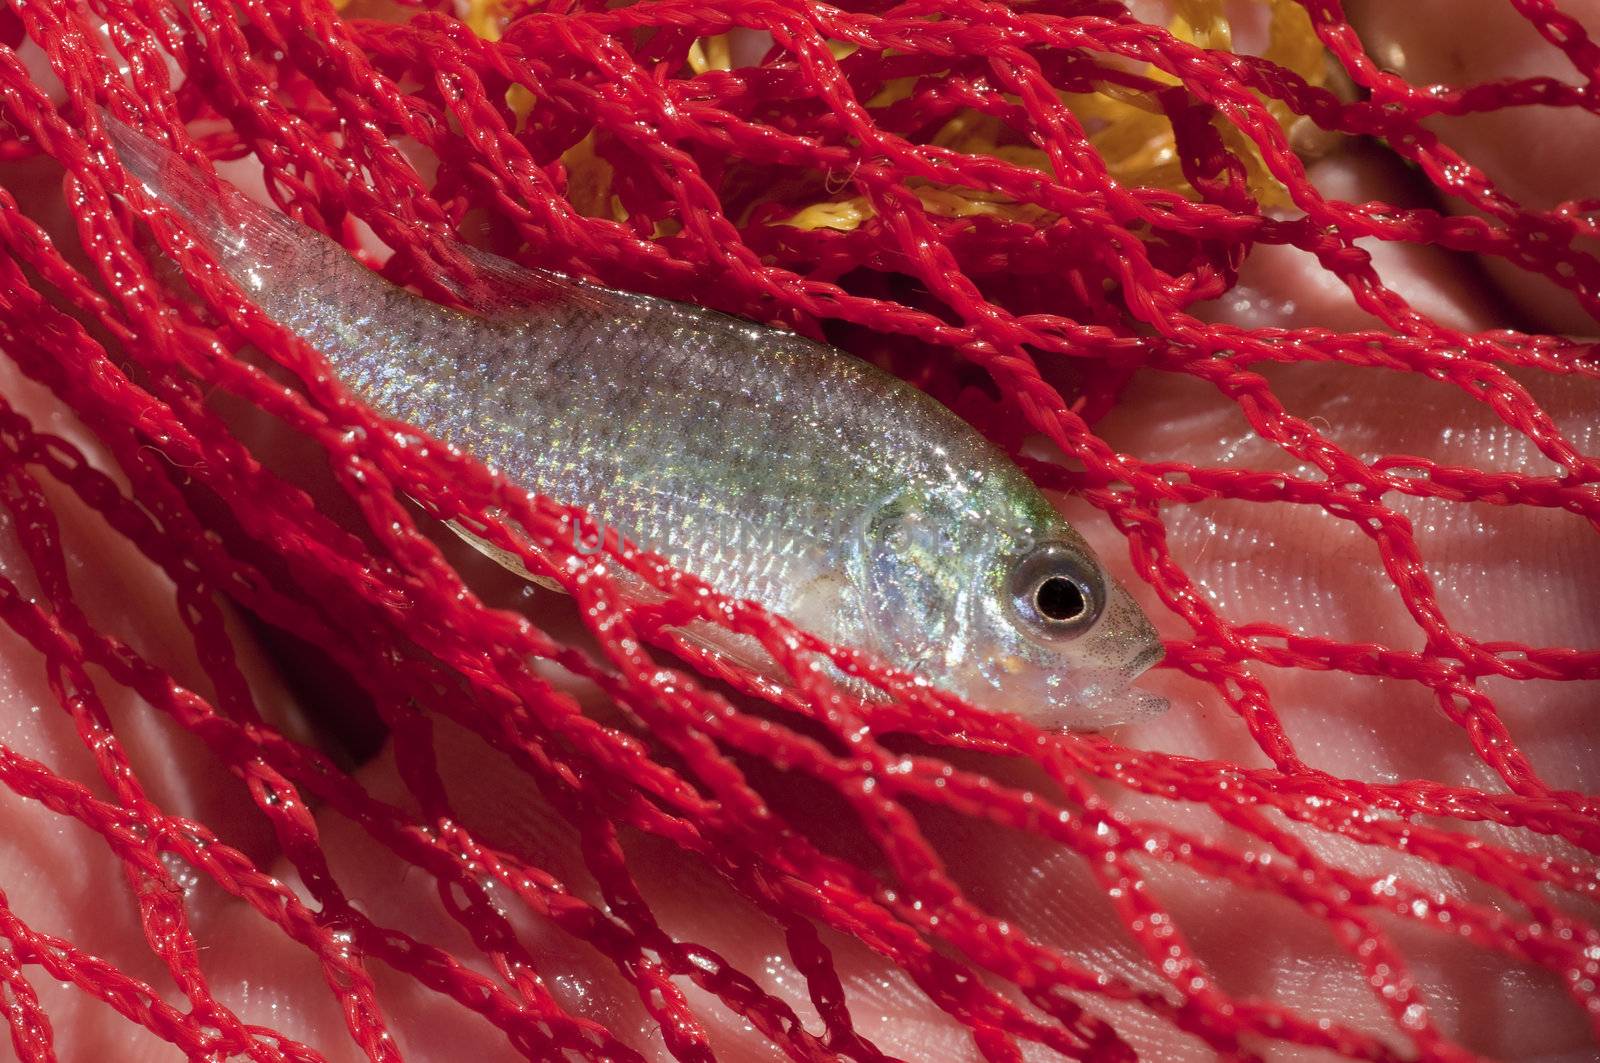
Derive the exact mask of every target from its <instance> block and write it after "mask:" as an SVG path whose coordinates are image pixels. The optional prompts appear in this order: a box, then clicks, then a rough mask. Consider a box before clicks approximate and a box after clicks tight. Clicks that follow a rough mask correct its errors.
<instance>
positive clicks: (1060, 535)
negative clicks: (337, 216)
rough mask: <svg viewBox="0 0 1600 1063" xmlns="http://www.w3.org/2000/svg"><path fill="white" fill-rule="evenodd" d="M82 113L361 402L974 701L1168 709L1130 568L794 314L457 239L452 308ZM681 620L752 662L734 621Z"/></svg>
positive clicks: (1157, 653)
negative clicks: (628, 284)
mask: <svg viewBox="0 0 1600 1063" xmlns="http://www.w3.org/2000/svg"><path fill="white" fill-rule="evenodd" d="M105 123H106V125H107V127H108V128H109V131H110V137H111V142H112V146H113V147H114V149H115V152H116V155H117V157H118V158H119V159H120V162H121V164H122V166H123V167H124V168H125V170H126V172H127V173H128V174H129V175H130V176H131V177H133V178H134V179H135V180H136V181H138V182H139V183H140V184H142V185H143V187H144V189H145V191H146V193H147V194H148V195H149V197H150V198H151V199H152V200H153V201H154V203H156V204H159V205H160V206H161V207H164V208H166V209H168V210H170V211H171V212H172V213H173V214H175V215H176V216H177V218H178V219H179V220H180V221H181V222H182V223H183V224H184V227H185V229H186V230H187V231H188V232H189V234H190V235H191V236H192V237H195V238H197V239H199V240H200V241H201V244H202V246H204V247H205V248H206V249H207V250H209V251H210V253H211V254H212V255H213V256H214V257H215V259H216V260H217V262H218V263H219V264H220V265H221V266H222V268H223V269H224V270H225V271H226V273H227V274H228V275H229V277H230V278H231V279H232V280H233V281H234V282H235V284H237V285H238V286H239V287H240V288H241V289H242V290H243V291H244V292H245V293H246V294H247V295H248V296H249V297H250V298H251V299H252V300H253V302H254V303H255V304H256V305H257V306H258V307H259V308H260V309H261V310H262V311H263V312H264V313H266V314H267V315H268V316H269V317H271V318H272V319H273V320H275V321H276V322H277V323H278V324H280V325H281V326H283V327H285V328H286V329H288V330H290V331H292V332H293V333H294V334H296V335H297V336H299V337H300V338H301V339H302V340H304V341H305V342H306V343H308V344H309V345H310V346H311V347H313V348H315V349H316V350H317V351H318V352H319V353H320V354H321V355H322V357H323V358H325V359H326V360H327V363H328V365H329V368H330V369H331V370H332V371H333V373H334V374H336V375H337V377H338V378H339V379H340V381H341V382H342V383H343V384H344V385H345V387H346V388H347V389H348V390H349V391H350V392H352V393H353V394H354V395H355V396H357V397H358V398H359V399H360V400H361V401H362V402H364V403H365V404H367V405H368V406H369V407H370V408H371V409H373V410H375V411H377V412H379V413H380V414H382V415H383V416H385V417H387V418H389V419H391V420H395V421H400V422H405V423H408V424H411V425H414V426H416V427H417V428H419V429H421V430H423V431H424V432H426V433H427V434H429V435H431V436H433V437H434V438H437V439H439V440H442V441H444V442H446V443H448V444H451V445H453V446H455V447H457V448H460V449H461V450H463V451H466V452H468V453H470V454H472V455H473V456H474V457H476V458H477V459H479V460H480V461H482V462H483V463H485V464H486V465H488V466H489V467H491V468H493V469H495V470H497V471H498V472H499V473H500V474H501V475H503V476H504V477H506V478H507V479H508V480H509V481H511V482H513V483H515V484H516V485H518V486H520V487H522V488H524V489H526V490H529V491H532V492H536V493H539V494H542V495H544V496H545V497H547V498H550V499H552V500H554V501H556V502H559V503H562V504H564V505H568V506H576V507H582V508H583V509H585V510H587V512H588V513H589V514H590V515H591V517H592V518H593V519H594V520H595V521H598V522H600V523H601V525H602V527H605V526H609V527H610V528H613V529H616V530H618V531H619V532H621V533H623V534H625V535H626V536H627V538H629V539H631V540H632V541H633V542H635V543H636V544H638V545H639V546H641V547H644V548H646V549H648V550H651V551H654V552H656V553H657V554H659V555H661V556H662V557H664V558H665V559H666V560H667V561H668V562H669V563H671V564H672V565H673V566H674V567H676V568H678V569H681V570H682V571H685V572H688V573H691V574H693V575H695V576H698V577H700V578H701V579H703V580H705V581H707V582H708V583H710V584H711V585H713V586H715V587H716V588H717V589H718V590H720V591H721V592H723V593H725V594H727V595H729V596H732V597H734V598H745V599H750V600H753V601H755V602H758V603H760V604H761V605H763V606H765V607H766V608H767V609H768V610H770V611H771V612H773V613H776V614H778V615H780V616H783V617H785V618H786V619H788V620H789V621H790V622H792V623H794V624H795V625H797V626H799V627H801V628H803V629H805V630H807V631H810V632H811V633H812V634H814V635H817V636H819V637H821V638H823V639H825V640H827V641H829V642H832V643H834V644H836V645H844V646H852V647H856V648H858V649H861V650H865V651H867V652H869V653H870V654H872V655H874V656H876V657H877V658H879V659H880V660H882V661H884V662H886V663H888V664H890V665H893V666H895V667H897V668H899V669H901V670H903V671H904V672H907V673H910V674H911V675H913V676H914V677H919V678H921V679H923V680H925V681H927V682H928V683H930V684H931V685H933V686H935V687H938V688H939V689H942V690H945V691H948V692H950V693H953V694H956V695H958V696H959V697H961V698H963V699H965V700H966V701H968V702H970V703H972V704H974V705H976V706H978V707H980V708H984V709H988V710H994V711H1001V712H1008V713H1013V714H1016V715H1019V716H1021V717H1023V718H1025V719H1027V720H1029V721H1031V722H1033V723H1034V724H1036V725H1039V726H1043V727H1050V728H1057V729H1097V728H1101V727H1105V726H1109V725H1112V724H1117V723H1125V722H1129V721H1132V720H1136V719H1141V718H1145V717H1149V716H1151V715H1154V714H1156V713H1159V712H1161V711H1162V710H1164V709H1165V708H1166V702H1165V700H1164V699H1162V698H1160V697H1158V696H1156V695H1154V694H1152V693H1150V692H1148V691H1144V690H1141V689H1139V688H1137V687H1135V686H1133V685H1132V683H1133V680H1135V679H1136V678H1137V677H1138V676H1140V675H1141V674H1142V673H1143V672H1145V671H1146V670H1147V669H1148V668H1150V667H1151V666H1152V665H1154V664H1156V663H1157V662H1158V661H1160V660H1161V657H1162V644H1161V641H1160V639H1159V638H1158V637H1157V635H1156V632H1155V629H1154V627H1153V626H1152V624H1151V622H1150V620H1149V618H1148V616H1146V614H1145V613H1144V612H1143V611H1142V610H1141V609H1140V607H1139V605H1138V604H1137V603H1136V602H1135V601H1134V600H1133V598H1132V597H1131V596H1130V595H1129V593H1128V591H1127V590H1126V588H1124V587H1123V586H1122V585H1121V584H1119V583H1118V582H1117V581H1116V580H1114V579H1113V578H1112V577H1111V576H1110V575H1109V574H1108V573H1107V571H1106V568H1105V566H1104V565H1103V564H1102V563H1101V562H1100V560H1099V559H1098V558H1097V557H1096V555H1095V553H1094V551H1093V550H1092V549H1091V548H1090V546H1089V544H1088V543H1087V542H1086V541H1085V540H1084V538H1083V536H1082V535H1081V534H1079V532H1078V531H1077V529H1075V528H1074V527H1073V526H1072V525H1071V524H1070V523H1069V522H1068V521H1067V520H1065V519H1064V518H1063V517H1062V516H1061V515H1060V513H1059V512H1058V511H1057V510H1056V508H1055V507H1054V506H1053V505H1052V504H1051V503H1050V501H1049V499H1048V498H1047V497H1046V496H1045V495H1044V493H1043V492H1042V491H1041V490H1040V489H1039V488H1038V486H1037V485H1035V484H1034V483H1033V481H1032V480H1030V479H1029V478H1028V477H1027V475H1026V474H1025V473H1024V472H1023V471H1022V470H1021V469H1020V468H1019V467H1018V466H1017V464H1016V463H1015V462H1014V461H1012V460H1011V459H1010V458H1009V457H1008V456H1007V455H1006V454H1005V453H1004V452H1002V451H1001V450H1000V449H999V448H997V447H996V446H994V445H993V444H992V443H990V442H989V441H988V440H986V439H985V438H984V437H983V436H982V435H981V434H979V433H978V432H977V431H976V430H975V429H973V428H972V427H971V426H970V425H968V424H967V423H966V422H965V421H963V420H962V419H961V418H959V417H958V416H956V415H955V414H954V413H953V412H951V411H950V410H949V409H947V408H946V407H944V406H943V405H941V404H940V403H938V402H937V401H935V400H934V399H933V398H931V397H930V396H928V395H927V394H925V393H924V392H922V391H920V390H918V389H917V388H915V387H913V386H911V385H910V384H908V383H906V382H904V381H902V380H900V379H898V378H896V377H894V376H892V375H890V374H888V373H886V372H883V371H882V370H880V369H878V368H877V367H875V366H872V365H870V364H869V363H867V362H865V361H862V360H861V359H858V358H855V357H853V356H851V355H849V354H846V353H844V352H842V351H839V350H836V349H833V348H830V347H827V346H825V345H822V344H819V343H816V342H813V341H811V340H809V339H806V338H804V337H802V336H799V335H796V334H794V333H791V332H787V331H783V330H780V329H775V328H771V327H767V326H764V325H760V324H756V323H753V322H750V321H746V320H742V319H739V318H735V317H730V316H728V315H725V314H721V313H717V312H714V311H710V310H706V309H703V308H700V307H697V306H692V305H688V304H683V303H677V302H671V301H667V300H663V299H659V298H654V297H650V296H645V295H639V294H632V293H628V292H623V291H616V290H611V289H608V288H604V287H601V286H598V285H595V284H592V283H588V282H584V281H580V280H576V279H573V278H569V277H567V276H565V275H562V274H559V273H554V272H548V271H544V270H538V269H530V268H527V267H523V266H520V265H518V264H516V263H513V262H511V261H509V260H507V259H503V258H499V257H498V256H493V255H490V254H489V253H488V252H485V251H482V250H480V249H477V248H469V247H466V246H465V245H463V247H462V250H463V252H464V253H467V254H468V256H469V257H470V258H471V259H472V260H473V262H474V263H475V264H477V265H478V266H479V267H480V268H481V269H482V270H483V272H484V276H485V279H486V285H487V287H486V288H485V290H486V291H488V292H489V293H490V294H487V295H484V296H482V297H481V299H480V300H479V301H478V302H477V303H476V304H474V305H471V306H469V307H468V308H467V309H466V310H461V309H457V308H453V307H448V306H445V305H442V304H440V303H437V302H434V301H432V300H429V299H427V298H424V297H423V296H421V295H418V294H415V293H413V292H411V291H408V290H406V289H405V288H402V287H400V286H398V285H394V284H391V283H390V282H388V281H387V280H385V279H383V278H382V277H380V276H379V275H378V274H376V273H375V272H373V271H372V270H370V269H368V268H367V267H366V266H364V265H362V263H361V262H360V261H359V260H357V259H356V258H355V257H354V256H352V255H351V254H350V253H349V252H348V251H347V250H346V249H345V248H344V247H342V246H341V245H340V244H338V243H337V242H336V241H334V240H332V239H330V238H329V237H327V236H325V235H323V234H321V233H319V232H317V231H315V230H314V229H312V228H310V227H308V226H305V225H303V224H300V223H299V222H296V221H294V220H293V219H291V218H289V217H288V216H287V215H285V214H283V213H281V212H279V211H276V210H273V209H272V208H270V207H267V206H264V205H262V204H260V203H258V202H256V201H255V200H252V199H251V198H249V197H248V196H246V195H245V194H244V193H243V192H241V191H240V190H239V189H238V188H236V187H234V186H233V185H230V184H228V183H227V182H225V181H222V180H221V179H220V178H217V177H214V176H212V175H210V174H208V173H206V172H205V171H203V170H201V169H200V168H199V167H197V166H196V165H194V164H193V163H191V162H189V161H187V160H185V159H184V158H182V157H181V156H179V155H177V154H176V153H175V152H173V151H172V150H170V149H168V148H166V147H165V146H163V145H160V144H158V143H156V142H155V141H154V140H153V139H151V138H150V137H148V136H146V135H145V134H143V133H140V132H138V131H137V130H135V129H133V128H132V127H131V126H128V125H126V124H124V123H122V122H121V121H119V120H117V119H115V118H112V117H111V116H110V115H106V116H105ZM480 287H483V286H480ZM454 530H456V531H457V532H458V533H459V534H461V535H462V536H463V537H464V538H467V539H468V541H469V542H473V543H474V544H475V545H477V546H479V547H480V548H482V549H484V551H485V552H486V553H487V554H489V555H490V556H491V557H494V558H495V559H496V560H498V561H500V563H502V564H503V565H505V566H506V567H507V568H510V569H512V570H513V571H517V572H518V574H519V575H522V576H524V577H531V576H532V573H529V572H528V571H527V570H526V569H524V568H523V567H522V565H521V564H520V563H519V562H518V561H517V560H516V558H515V556H514V555H509V554H506V553H505V552H504V551H502V550H498V549H496V548H494V547H492V546H491V545H490V544H488V543H486V542H484V541H483V540H482V538H481V537H479V536H476V535H474V534H473V532H472V531H471V530H470V529H468V528H465V527H462V526H459V525H457V526H456V527H455V529H454ZM708 626H709V625H708ZM687 634H688V635H689V636H690V637H691V640H694V639H699V640H701V642H702V644H703V645H706V646H707V647H708V648H710V649H713V650H715V651H717V652H721V653H723V654H725V655H726V656H728V657H730V658H732V659H733V660H734V661H735V662H736V663H739V664H743V665H745V666H747V667H752V668H756V669H758V670H759V669H760V662H759V661H756V660H755V657H759V656H764V655H763V654H761V653H760V651H759V647H758V644H754V640H753V639H750V638H749V637H748V636H734V635H730V634H729V633H727V632H725V631H721V630H720V629H714V628H713V629H711V630H710V632H707V631H705V630H701V631H699V632H688V633H687ZM739 639H743V640H745V642H743V643H741V642H739V641H738V640H739ZM752 645H755V646H756V648H755V650H754V651H752ZM753 652H754V656H752V653H753ZM767 661H768V662H769V663H771V662H770V658H767ZM824 663H826V664H828V665H831V663H832V662H831V661H830V662H824ZM775 668H776V665H775V664H772V666H771V668H769V669H768V672H769V673H771V672H772V670H773V669H775ZM831 674H833V675H834V677H835V678H837V679H841V680H842V679H845V678H847V677H845V676H844V675H843V674H842V672H839V671H838V670H837V669H836V668H835V669H832V673H831ZM859 682H861V683H864V682H865V681H859ZM874 693H875V694H876V695H877V696H879V697H883V696H886V695H884V694H883V693H882V692H879V691H874Z"/></svg>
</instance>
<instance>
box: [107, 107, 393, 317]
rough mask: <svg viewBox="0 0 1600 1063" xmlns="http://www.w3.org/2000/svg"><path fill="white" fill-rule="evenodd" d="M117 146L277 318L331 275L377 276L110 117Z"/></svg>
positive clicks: (135, 173)
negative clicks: (304, 290)
mask: <svg viewBox="0 0 1600 1063" xmlns="http://www.w3.org/2000/svg"><path fill="white" fill-rule="evenodd" d="M104 121H105V124H106V127H107V130H108V132H109V134H110V138H111V144H112V147H113V148H115V149H116V153H117V158H118V159H119V160H120V161H121V162H122V165H123V168H124V169H125V170H127V172H128V174H129V175H130V176H132V177H133V178H135V179H136V180H137V181H139V182H140V183H141V184H143V185H144V187H145V190H146V191H147V192H148V193H149V194H150V195H151V196H152V197H154V198H155V199H156V200H158V201H159V202H160V203H162V204H163V205H165V206H166V207H167V208H168V209H169V210H170V211H172V213H173V214H175V215H177V217H178V218H179V219H181V220H182V221H183V223H184V227H185V229H186V230H187V231H188V233H189V235H190V236H192V237H195V238H197V239H198V240H199V242H200V243H201V245H202V246H203V247H205V248H206V249H207V250H208V251H210V252H211V253H212V254H213V256H215V258H216V259H217V262H218V264H219V265H221V266H222V268H223V270H224V271H225V272H226V273H227V274H228V276H229V277H230V278H232V280H233V281H234V283H235V284H237V285H239V286H240V287H241V288H243V289H244V290H245V291H246V292H248V293H249V294H250V296H251V299H252V300H253V301H254V302H255V303H256V304H257V305H258V306H260V307H261V308H262V309H263V310H265V311H267V313H269V314H271V315H273V316H280V312H281V311H283V310H285V309H287V308H288V305H289V301H290V300H292V299H293V298H294V297H295V292H296V290H297V289H299V288H302V287H304V286H306V285H310V284H317V283H319V281H322V280H327V279H329V278H328V272H329V271H330V270H338V271H340V272H341V273H343V272H344V271H349V273H350V274H351V275H352V276H355V275H357V274H366V275H368V276H370V271H368V270H367V269H366V267H364V266H362V265H361V263H359V262H357V261H356V260H355V259H354V258H353V257H351V256H350V255H349V253H347V252H346V251H345V250H344V249H343V248H342V247H340V246H339V245H338V244H336V243H335V242H334V241H332V240H330V239H329V238H328V237H326V236H324V235H323V234H321V233H319V232H317V231H316V230H314V229H310V228H308V227H306V226H304V225H301V224H300V223H298V222H296V221H294V220H293V219H292V218H289V217H288V216H286V215H284V214H282V213H280V212H278V211H275V210H272V209H270V208H268V207H265V206H263V205H261V204H260V203H257V202H256V201H254V200H252V199H251V198H250V197H248V196H246V195H245V194H244V193H243V192H241V191H239V190H238V189H237V188H235V187H234V186H232V185H230V184H228V183H227V182H226V181H224V180H222V179H221V178H219V177H217V176H216V175H215V174H211V173H207V172H206V171H204V170H202V169H201V168H200V167H198V166H196V165H195V164H194V163H192V162H189V161H188V160H187V159H184V158H183V157H182V156H180V155H178V154H177V153H176V152H174V151H173V150H172V149H170V148H168V147H166V146H164V145H162V144H158V143H157V142H156V141H154V140H152V139H151V138H150V137H148V136H146V135H145V134H143V133H141V132H139V131H138V130H136V129H134V128H133V127H132V126H129V125H127V124H126V123H124V122H121V121H119V120H118V119H116V118H113V117H112V116H110V115H109V114H106V115H104Z"/></svg>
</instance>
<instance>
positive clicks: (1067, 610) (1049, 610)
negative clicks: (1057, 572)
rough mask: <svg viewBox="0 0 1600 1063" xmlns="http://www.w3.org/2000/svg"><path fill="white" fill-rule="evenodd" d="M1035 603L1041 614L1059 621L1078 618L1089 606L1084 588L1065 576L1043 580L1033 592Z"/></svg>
mask: <svg viewBox="0 0 1600 1063" xmlns="http://www.w3.org/2000/svg"><path fill="white" fill-rule="evenodd" d="M1033 604H1034V607H1035V608H1036V609H1038V610H1039V615H1041V616H1043V617H1044V618H1045V619H1047V620H1054V621H1056V622H1058V623H1061V622H1065V621H1069V620H1076V619H1078V618H1079V617H1081V616H1082V615H1083V614H1084V611H1085V610H1087V609H1088V607H1089V602H1088V599H1087V598H1085V597H1084V594H1083V588H1082V587H1079V586H1078V584H1077V583H1076V582H1074V581H1073V580H1070V579H1068V578H1067V577H1065V576H1050V577H1048V578H1047V579H1045V580H1043V581H1042V582H1041V583H1040V584H1039V586H1038V588H1037V589H1036V590H1034V592H1033Z"/></svg>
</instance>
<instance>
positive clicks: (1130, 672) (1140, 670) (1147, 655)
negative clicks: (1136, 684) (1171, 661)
mask: <svg viewBox="0 0 1600 1063" xmlns="http://www.w3.org/2000/svg"><path fill="white" fill-rule="evenodd" d="M1166 655H1167V648H1166V647H1165V646H1163V645H1162V644H1161V643H1159V642H1152V643H1151V644H1150V645H1149V647H1148V648H1146V649H1145V651H1144V652H1143V653H1141V654H1139V656H1137V657H1135V658H1134V659H1133V660H1131V661H1129V662H1128V664H1127V667H1125V668H1124V669H1123V670H1122V674H1123V676H1124V677H1125V678H1127V679H1130V680H1131V679H1137V678H1138V677H1139V676H1141V675H1143V674H1144V673H1146V672H1148V671H1149V670H1150V669H1152V668H1154V667H1155V666H1156V665H1158V664H1160V663H1161V660H1162V658H1163V657H1165V656H1166Z"/></svg>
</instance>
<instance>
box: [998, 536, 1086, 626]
mask: <svg viewBox="0 0 1600 1063" xmlns="http://www.w3.org/2000/svg"><path fill="white" fill-rule="evenodd" d="M1010 590H1011V608H1012V611H1013V612H1014V613H1015V614H1016V617H1017V619H1018V621H1019V622H1020V623H1021V624H1022V626H1023V627H1024V628H1025V629H1026V630H1027V631H1029V632H1030V633H1032V634H1033V635H1035V636H1037V637H1039V638H1044V639H1049V640H1052V641H1060V640H1066V639H1073V638H1077V637H1078V636H1079V635H1081V634H1083V633H1084V632H1085V631H1087V630H1089V628H1090V627H1092V626H1094V622H1095V621H1096V620H1097V619H1099V617H1100V610H1101V609H1102V608H1103V607H1104V606H1105V600H1106V595H1105V581H1104V579H1103V578H1102V577H1101V575H1100V567H1099V566H1098V565H1096V564H1095V563H1094V562H1093V561H1092V560H1090V559H1089V558H1086V557H1084V556H1083V555H1082V554H1080V553H1079V552H1078V551H1076V550H1074V549H1072V548H1071V547H1069V546H1067V545H1066V544H1064V543H1042V544H1040V545H1039V546H1036V547H1034V548H1033V549H1032V550H1030V551H1029V552H1028V553H1027V554H1025V555H1024V556H1023V558H1022V559H1021V560H1020V561H1018V562H1017V564H1016V566H1015V567H1014V568H1013V569H1012V570H1011V588H1010Z"/></svg>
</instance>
